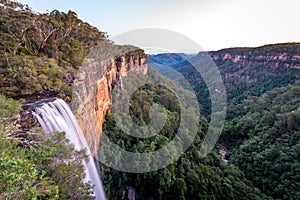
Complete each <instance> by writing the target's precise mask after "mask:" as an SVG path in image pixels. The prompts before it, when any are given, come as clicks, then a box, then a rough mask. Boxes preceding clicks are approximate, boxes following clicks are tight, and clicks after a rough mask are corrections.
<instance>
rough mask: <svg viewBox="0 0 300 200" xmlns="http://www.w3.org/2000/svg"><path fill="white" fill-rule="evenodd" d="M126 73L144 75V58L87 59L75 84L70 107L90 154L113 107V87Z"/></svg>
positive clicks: (142, 56)
mask: <svg viewBox="0 0 300 200" xmlns="http://www.w3.org/2000/svg"><path fill="white" fill-rule="evenodd" d="M129 70H132V71H139V72H142V73H147V64H146V55H145V54H143V53H139V54H135V55H130V54H129V55H124V56H120V57H117V58H114V59H105V60H103V61H97V60H94V59H88V60H86V61H85V62H84V64H83V67H82V70H81V72H80V74H79V77H78V79H77V81H76V82H75V86H74V87H75V90H74V95H73V102H74V103H73V105H72V107H73V111H74V113H75V115H76V117H77V120H78V122H79V125H80V127H81V128H82V130H83V132H84V134H85V137H86V139H87V142H88V145H89V146H90V148H91V151H92V153H93V154H95V153H96V151H97V149H98V147H99V142H100V139H101V134H102V125H103V123H104V120H105V115H106V113H107V111H108V110H109V109H110V107H111V104H112V88H113V86H114V84H119V83H120V78H121V76H123V77H124V76H126V75H127V72H128V71H129Z"/></svg>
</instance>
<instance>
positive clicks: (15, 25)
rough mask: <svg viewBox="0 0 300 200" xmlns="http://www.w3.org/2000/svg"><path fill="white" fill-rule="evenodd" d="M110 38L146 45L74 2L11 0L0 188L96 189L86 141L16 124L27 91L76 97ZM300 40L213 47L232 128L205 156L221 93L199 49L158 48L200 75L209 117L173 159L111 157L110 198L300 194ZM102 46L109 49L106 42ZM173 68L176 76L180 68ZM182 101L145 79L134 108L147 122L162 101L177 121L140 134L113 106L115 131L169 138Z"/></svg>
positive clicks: (126, 144)
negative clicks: (146, 163) (82, 145)
mask: <svg viewBox="0 0 300 200" xmlns="http://www.w3.org/2000/svg"><path fill="white" fill-rule="evenodd" d="M103 43H105V45H103ZM99 44H102V46H104V47H109V48H111V49H112V50H114V52H117V53H119V52H121V53H122V52H126V51H127V50H126V49H135V50H134V51H133V52H132V53H137V54H139V53H141V51H142V50H140V49H136V48H135V47H132V46H123V47H121V46H117V45H114V44H112V43H111V42H110V41H109V40H108V39H107V35H106V33H105V32H102V31H99V30H98V29H97V28H95V27H93V26H91V25H89V24H88V23H86V22H83V21H82V20H80V19H79V18H78V17H77V15H76V13H75V12H74V11H69V12H68V13H64V12H60V11H58V10H54V11H52V12H49V13H44V14H37V13H34V12H33V11H31V10H30V8H29V7H28V6H24V5H22V4H20V3H18V2H16V1H9V0H0V93H1V95H0V199H93V197H92V188H93V186H92V185H90V184H87V183H84V182H83V181H82V180H83V178H84V177H85V173H84V170H83V165H82V160H83V159H86V158H87V156H86V155H85V152H83V151H80V152H77V151H74V147H73V146H72V145H70V144H69V143H68V141H66V140H65V137H64V134H63V133H55V134H54V135H53V136H52V137H51V138H50V139H49V138H46V137H45V136H44V135H43V134H42V131H41V130H40V129H37V130H30V131H28V130H26V131H22V130H16V124H15V122H16V119H17V118H18V114H19V112H20V110H21V106H20V102H19V101H16V99H17V100H21V101H23V100H29V99H34V98H37V97H39V98H40V97H47V96H58V97H61V98H64V99H65V100H68V101H71V95H72V94H71V93H72V84H73V80H74V78H75V74H76V72H77V71H78V69H79V67H80V66H81V62H82V61H83V59H84V58H85V57H86V56H87V55H88V54H89V53H90V51H91V49H93V48H94V47H97V46H98V47H99ZM106 45H107V46H106ZM299 49H300V44H299V43H289V44H278V45H267V46H263V47H259V48H231V49H224V50H220V51H216V52H209V54H210V56H211V58H212V59H213V61H214V62H215V63H216V65H217V67H218V68H219V70H220V72H221V76H222V78H223V80H224V83H225V86H226V89H227V92H228V112H227V121H226V123H225V126H224V129H223V133H222V135H221V138H220V140H219V142H218V144H217V145H216V146H215V148H214V149H213V151H212V152H211V153H210V154H209V155H208V156H207V157H205V158H201V157H200V151H199V150H200V147H201V142H202V141H203V138H204V136H205V134H206V131H207V128H208V122H207V121H206V120H204V119H208V120H209V114H210V101H209V98H208V90H207V87H206V85H205V84H204V82H203V79H202V77H201V76H200V75H199V74H197V73H195V70H194V69H193V68H192V67H191V65H190V63H189V62H188V61H187V59H190V58H191V57H190V56H186V55H184V54H179V55H172V54H164V55H157V56H155V57H150V59H149V60H151V59H152V61H153V60H154V61H158V62H162V63H163V64H166V65H170V66H171V67H173V68H174V69H176V70H177V71H179V72H180V73H181V74H183V75H184V76H185V78H186V79H187V80H189V81H190V83H191V85H192V87H193V88H194V90H195V92H196V95H197V98H198V101H199V102H200V104H201V108H202V114H203V115H204V116H205V117H203V116H202V119H203V120H201V121H200V122H199V124H198V131H197V135H196V137H195V138H194V139H193V142H192V145H191V146H190V147H189V149H188V150H187V151H186V152H185V153H184V154H183V155H182V156H181V157H180V158H179V159H177V160H176V161H174V162H173V163H171V164H170V165H168V166H167V167H166V168H163V169H160V170H157V171H153V172H148V173H141V174H132V173H125V172H121V171H118V170H115V169H112V168H109V167H106V166H103V165H101V173H102V175H103V182H104V186H105V191H106V194H107V197H108V198H109V199H120V198H121V197H122V196H123V194H124V191H127V190H128V187H130V188H133V189H135V191H136V194H135V196H136V199H151V198H152V199H165V200H167V199H181V200H184V199H245V200H246V199H270V200H271V199H286V200H291V199H292V200H293V199H300V192H299V188H300V157H299V155H300V129H299V127H300V123H299V121H300V110H299V104H300V102H299V101H300V96H299V95H300V92H299V91H300V82H299V78H300V69H299V67H300V59H299V58H300V55H299V52H300V50H299ZM102 50H103V49H102ZM99 52H100V53H101V52H103V51H101V49H97V48H96V50H95V51H94V53H95V54H97V53H99ZM201 53H202V52H200V53H199V55H197V56H196V57H194V58H193V59H199V58H201ZM92 56H93V55H92ZM102 56H103V57H105V58H106V57H109V56H110V55H108V54H103V53H102ZM101 58H102V57H101ZM156 76H159V77H160V78H161V79H164V78H163V77H161V75H159V74H158V73H157V74H156ZM170 78H172V79H173V80H176V79H175V78H174V77H172V74H170ZM170 84H171V83H170ZM116 87H117V86H116ZM124 92H126V88H124ZM185 92H186V91H181V93H185ZM11 97H12V98H13V99H12V98H11ZM177 100H178V99H177V97H176V95H174V94H173V93H172V91H170V90H168V88H165V87H162V86H160V85H155V84H152V85H151V84H148V85H145V86H143V87H140V88H139V89H137V90H136V91H135V92H134V94H133V95H132V98H131V101H130V103H131V105H132V106H131V107H130V115H131V117H132V119H133V121H135V122H136V123H137V124H138V125H141V126H143V125H147V124H149V122H150V121H151V120H150V116H149V111H150V107H151V106H152V105H153V104H160V105H162V106H164V107H165V108H166V109H167V120H166V124H165V125H164V127H163V129H162V130H161V131H160V133H159V134H158V135H156V136H155V137H151V138H148V139H139V138H133V137H131V136H129V135H127V134H124V132H123V131H122V130H121V129H120V128H118V127H117V126H116V122H115V119H114V117H113V115H112V114H111V113H110V112H109V113H108V114H107V115H106V119H105V123H104V126H103V131H104V133H105V134H106V135H108V136H109V138H110V139H111V140H112V141H113V142H114V143H115V144H117V145H119V146H120V147H122V148H124V149H126V150H128V151H131V152H147V151H155V150H157V149H160V148H162V147H163V146H165V145H166V144H167V143H168V142H169V141H171V140H172V139H173V138H174V135H175V134H176V131H177V129H178V126H179V123H180V115H181V113H182V109H187V107H181V106H180V105H179V102H178V101H177ZM187 113H189V110H188V109H187ZM190 117H191V118H195V116H194V115H193V114H191V115H190ZM187 126H188V124H187ZM186 131H187V132H188V131H189V129H188V127H187V129H186ZM183 142H184V141H183ZM106 148H107V150H109V148H110V147H106ZM220 150H222V151H223V153H224V151H225V152H227V154H226V157H224V155H221V154H220V152H221V151H220ZM102 156H105V154H103V155H102ZM117 156H118V155H116V157H117ZM117 159H118V161H119V162H122V163H124V164H125V165H126V164H130V163H128V161H126V160H122V158H120V157H117ZM62 160H64V161H65V160H68V161H69V162H62ZM158 162H160V160H156V163H158ZM137 164H139V163H137ZM152 164H153V163H152ZM154 164H155V163H154ZM70 185H71V186H72V187H70ZM125 193H126V192H125Z"/></svg>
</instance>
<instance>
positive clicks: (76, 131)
mask: <svg viewBox="0 0 300 200" xmlns="http://www.w3.org/2000/svg"><path fill="white" fill-rule="evenodd" d="M38 104H41V105H40V106H38V107H36V108H35V112H34V115H35V116H36V117H37V119H38V121H39V123H40V124H41V126H42V128H43V131H44V132H45V133H52V132H56V131H57V132H65V134H66V138H67V139H68V140H69V141H70V143H72V144H73V145H74V147H75V149H76V150H82V149H86V152H87V155H88V156H89V161H88V162H85V161H84V166H85V172H86V177H85V180H84V181H85V182H88V181H90V182H91V183H92V184H94V185H95V187H94V195H95V197H96V199H97V200H105V199H106V198H105V194H104V190H103V185H102V182H101V179H100V174H99V171H98V169H97V166H96V164H95V161H94V159H93V157H92V154H91V151H90V149H89V147H88V145H87V142H86V140H85V137H84V135H83V132H82V130H81V128H80V127H79V124H78V123H77V121H76V118H75V116H74V115H73V113H72V111H71V109H70V108H69V106H68V105H67V104H66V102H64V101H63V100H61V99H53V100H52V101H48V102H40V103H38Z"/></svg>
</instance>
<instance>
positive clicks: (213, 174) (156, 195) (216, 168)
mask: <svg viewBox="0 0 300 200" xmlns="http://www.w3.org/2000/svg"><path fill="white" fill-rule="evenodd" d="M161 78H162V77H161ZM126 88H127V87H125V86H124V89H123V90H122V91H123V92H124V93H126ZM177 92H178V91H177ZM184 92H185V91H181V93H176V94H182V93H184ZM154 103H156V104H160V105H162V106H164V107H165V108H166V109H167V110H168V111H167V115H168V116H167V119H166V123H165V125H164V127H163V129H162V130H161V131H160V132H159V133H158V134H157V135H155V136H153V137H150V138H147V139H139V138H136V137H131V136H129V135H127V134H126V133H124V132H123V131H122V130H120V129H119V128H118V127H117V126H116V122H115V119H114V116H113V115H112V114H108V115H107V116H106V121H105V124H104V127H103V131H104V133H105V134H106V135H108V136H109V138H110V140H111V141H112V142H114V143H115V144H117V145H119V146H120V147H122V148H123V149H126V150H127V151H131V152H149V151H156V150H158V149H160V148H162V147H164V146H165V145H166V144H168V143H169V141H171V140H172V139H173V137H174V135H175V134H177V131H178V125H179V124H180V116H181V114H182V110H181V109H186V108H185V106H183V107H182V104H179V102H178V99H177V97H176V96H175V95H174V94H173V92H171V91H170V90H168V89H167V88H165V87H163V86H160V85H159V84H157V85H156V84H150V85H145V86H143V87H141V88H139V89H138V90H136V91H135V92H134V94H133V95H132V96H131V101H130V105H131V107H130V116H131V117H132V119H133V121H135V122H136V123H137V124H139V125H141V126H143V125H146V124H149V123H150V118H149V109H150V107H151V106H152V105H153V104H154ZM192 113H193V112H190V113H189V114H190V116H191V117H192V116H193V114H192ZM187 126H189V125H187ZM206 129H207V124H206V123H205V122H201V123H200V124H199V126H198V132H197V135H196V137H195V139H194V141H193V143H192V145H191V146H190V147H189V149H188V151H187V152H186V153H185V154H184V155H183V156H181V157H180V158H179V159H178V160H176V161H174V162H173V163H172V164H170V165H169V166H167V167H166V168H163V169H160V170H157V171H153V172H148V173H142V174H132V173H125V172H120V171H117V170H114V169H111V168H108V167H105V166H102V171H103V179H104V185H105V190H106V194H107V196H108V198H110V199H120V198H121V197H120V193H121V191H122V190H125V191H126V187H128V186H129V187H132V188H135V189H136V199H148V198H151V197H152V198H153V199H166V200H167V199H272V198H268V197H267V196H266V195H264V194H263V193H261V192H260V190H258V189H257V188H255V187H254V186H253V184H252V183H251V182H250V181H249V180H247V179H246V177H245V175H244V174H243V173H242V172H241V171H240V170H239V169H238V168H237V167H235V166H232V165H227V164H225V163H223V162H222V161H221V160H220V156H219V155H218V154H217V149H215V150H214V151H213V152H212V153H211V154H210V155H209V156H208V157H206V158H201V157H200V151H199V150H200V146H201V142H202V139H203V136H204V134H205V131H206ZM186 131H189V130H188V129H186ZM182 143H184V141H182ZM100 145H104V144H102V143H100ZM105 149H107V151H110V147H108V146H107V147H105ZM174 151H176V149H174ZM102 156H105V154H104V155H102ZM113 157H120V155H117V154H116V155H113ZM108 159H109V157H108ZM119 159H120V161H119V162H121V164H122V165H131V166H133V167H139V165H140V164H139V163H132V162H129V161H128V160H123V158H122V156H121V157H120V158H119ZM152 159H153V161H152V162H149V163H148V165H145V167H149V166H155V164H156V162H160V160H155V158H152ZM150 160H151V158H149V161H150ZM142 164H145V163H142Z"/></svg>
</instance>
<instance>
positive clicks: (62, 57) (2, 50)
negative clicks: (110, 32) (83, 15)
mask: <svg viewBox="0 0 300 200" xmlns="http://www.w3.org/2000/svg"><path fill="white" fill-rule="evenodd" d="M1 3H2V6H0V30H1V31H0V40H1V42H0V91H1V93H3V94H5V95H7V96H10V97H14V98H22V97H25V98H26V97H27V98H28V97H30V96H33V97H34V96H38V95H41V96H47V94H49V93H52V95H53V93H54V94H57V95H60V96H61V97H63V98H65V97H68V98H70V97H71V87H70V86H71V85H72V81H73V79H74V74H75V73H76V71H77V69H78V68H79V67H80V65H81V63H82V61H83V59H84V58H85V56H86V55H87V54H88V53H89V50H90V49H91V48H93V47H95V46H97V45H99V44H100V43H102V42H103V41H107V35H106V33H105V32H101V31H99V30H98V29H97V28H95V27H92V26H91V25H89V24H88V23H86V22H83V21H82V20H80V19H79V18H78V17H77V14H76V13H75V12H73V11H69V12H68V13H63V12H60V11H58V10H54V11H52V12H50V13H45V14H35V13H33V12H32V11H31V10H30V9H29V8H28V7H26V6H23V5H21V4H19V3H17V2H12V1H1Z"/></svg>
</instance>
